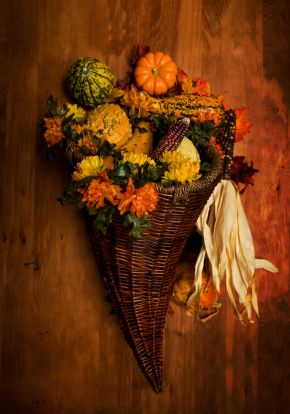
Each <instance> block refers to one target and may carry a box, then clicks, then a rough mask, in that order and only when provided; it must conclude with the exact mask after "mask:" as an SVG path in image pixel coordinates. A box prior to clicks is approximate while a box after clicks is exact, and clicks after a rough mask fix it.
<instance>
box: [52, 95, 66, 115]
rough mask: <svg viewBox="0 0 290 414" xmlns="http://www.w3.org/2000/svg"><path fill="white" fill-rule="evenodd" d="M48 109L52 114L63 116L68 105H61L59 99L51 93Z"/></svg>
mask: <svg viewBox="0 0 290 414" xmlns="http://www.w3.org/2000/svg"><path fill="white" fill-rule="evenodd" d="M47 107H48V111H49V113H50V114H51V115H52V116H56V117H63V116H64V115H65V113H66V105H65V104H64V105H61V106H59V105H58V104H57V99H56V98H54V97H53V96H52V95H50V96H49V97H48V99H47Z"/></svg>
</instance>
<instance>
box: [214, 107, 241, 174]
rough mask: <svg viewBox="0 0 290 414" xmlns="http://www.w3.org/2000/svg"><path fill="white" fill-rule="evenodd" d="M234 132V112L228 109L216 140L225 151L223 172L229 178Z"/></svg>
mask: <svg viewBox="0 0 290 414" xmlns="http://www.w3.org/2000/svg"><path fill="white" fill-rule="evenodd" d="M235 132H236V114H235V111H233V110H232V109H229V110H228V111H226V113H225V119H224V123H223V125H222V127H221V129H220V130H219V132H218V133H217V136H216V142H217V143H218V144H221V145H222V149H223V151H224V153H225V159H224V174H223V177H224V178H225V179H229V178H230V175H231V165H232V159H233V150H234V141H235Z"/></svg>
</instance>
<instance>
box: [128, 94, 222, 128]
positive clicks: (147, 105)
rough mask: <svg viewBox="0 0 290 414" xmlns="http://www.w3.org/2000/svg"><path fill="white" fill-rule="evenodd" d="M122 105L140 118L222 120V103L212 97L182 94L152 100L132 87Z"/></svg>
mask: <svg viewBox="0 0 290 414" xmlns="http://www.w3.org/2000/svg"><path fill="white" fill-rule="evenodd" d="M121 102H122V104H123V105H126V106H129V107H131V110H132V111H133V112H135V111H136V110H137V111H139V112H141V115H142V116H147V115H149V114H150V113H155V114H164V115H173V116H175V117H176V118H181V117H183V116H184V117H187V118H190V119H197V118H198V115H208V114H212V116H214V117H216V119H217V120H221V119H223V116H224V108H223V104H222V101H221V100H220V99H218V98H215V97H214V96H199V95H195V94H183V95H177V96H173V97H169V98H162V99H160V98H153V97H152V96H150V95H148V94H146V93H144V92H140V91H138V89H137V88H135V87H134V86H132V87H131V89H130V90H129V91H128V92H125V93H124V96H123V98H122V101H121Z"/></svg>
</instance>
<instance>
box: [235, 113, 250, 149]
mask: <svg viewBox="0 0 290 414" xmlns="http://www.w3.org/2000/svg"><path fill="white" fill-rule="evenodd" d="M235 113H236V142H239V141H241V140H242V139H244V136H245V135H246V134H247V133H248V132H250V129H251V127H252V124H251V122H247V120H246V118H247V108H239V109H236V110H235Z"/></svg>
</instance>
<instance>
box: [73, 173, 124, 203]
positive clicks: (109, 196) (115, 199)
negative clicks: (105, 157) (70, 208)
mask: <svg viewBox="0 0 290 414" xmlns="http://www.w3.org/2000/svg"><path fill="white" fill-rule="evenodd" d="M78 191H79V192H80V193H81V194H82V199H81V201H82V202H83V203H84V204H85V205H86V207H87V208H100V207H104V206H105V201H106V200H107V201H109V203H111V204H113V205H116V204H118V203H119V200H120V198H121V187H120V186H119V185H115V184H113V181H112V180H111V179H110V178H109V177H108V176H107V174H106V173H101V174H100V175H99V177H98V178H95V179H93V180H91V181H90V183H89V185H88V187H86V188H80V189H79V190H78Z"/></svg>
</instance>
